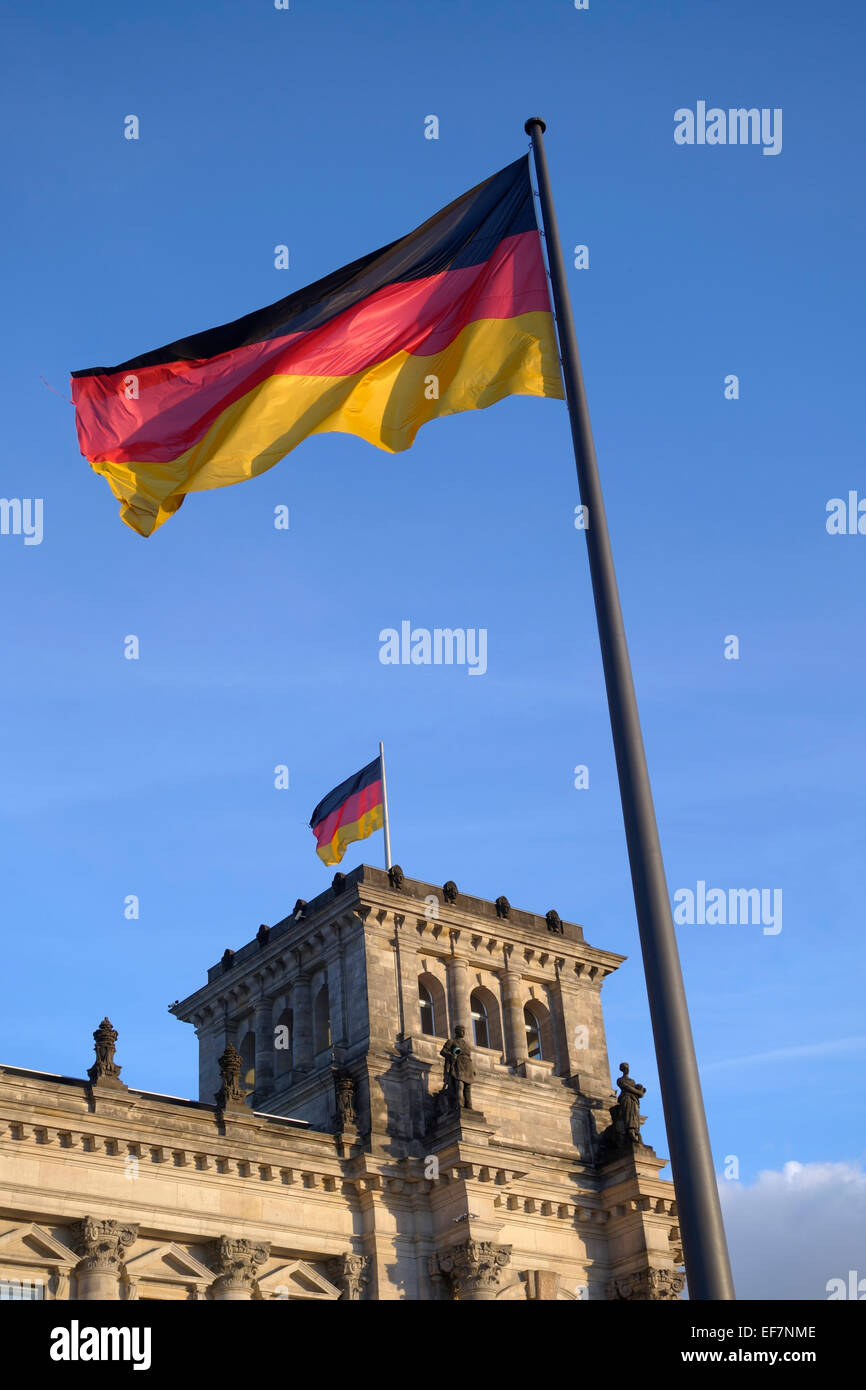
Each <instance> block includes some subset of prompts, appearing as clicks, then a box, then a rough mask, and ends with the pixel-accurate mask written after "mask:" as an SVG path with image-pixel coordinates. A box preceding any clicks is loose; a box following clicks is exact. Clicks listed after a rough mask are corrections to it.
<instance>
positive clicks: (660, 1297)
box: [605, 1269, 686, 1303]
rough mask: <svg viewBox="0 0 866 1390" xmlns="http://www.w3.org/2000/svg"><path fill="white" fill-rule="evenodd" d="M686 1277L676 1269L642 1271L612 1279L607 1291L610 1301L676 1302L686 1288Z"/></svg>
mask: <svg viewBox="0 0 866 1390" xmlns="http://www.w3.org/2000/svg"><path fill="white" fill-rule="evenodd" d="M685 1283H686V1277H685V1275H684V1274H680V1273H679V1271H678V1270H676V1269H641V1270H637V1271H636V1272H635V1273H634V1274H622V1275H620V1276H619V1277H618V1278H616V1279H611V1281H610V1283H609V1284H608V1286H607V1289H606V1290H605V1293H606V1296H607V1298H609V1299H633V1300H635V1301H636V1302H646V1301H647V1300H655V1301H661V1302H666V1303H672V1302H675V1301H676V1300H677V1299H678V1298H679V1296H680V1294H681V1293H682V1291H683V1289H684V1288H685Z"/></svg>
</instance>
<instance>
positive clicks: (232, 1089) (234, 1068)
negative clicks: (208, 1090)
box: [214, 1043, 247, 1110]
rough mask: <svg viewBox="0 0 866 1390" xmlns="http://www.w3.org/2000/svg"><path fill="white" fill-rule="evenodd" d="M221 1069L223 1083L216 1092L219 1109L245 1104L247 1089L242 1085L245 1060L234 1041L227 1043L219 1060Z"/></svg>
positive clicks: (233, 1108)
mask: <svg viewBox="0 0 866 1390" xmlns="http://www.w3.org/2000/svg"><path fill="white" fill-rule="evenodd" d="M217 1066H218V1067H219V1069H220V1078H221V1080H222V1085H221V1086H220V1088H219V1090H218V1091H217V1092H216V1094H215V1097H214V1099H215V1100H216V1104H217V1109H218V1110H237V1109H239V1108H240V1107H241V1106H243V1105H244V1101H245V1098H246V1094H247V1093H246V1091H245V1090H244V1089H243V1087H242V1086H241V1067H242V1066H243V1061H242V1060H241V1054H240V1053H239V1052H238V1050H237V1048H236V1047H234V1046H233V1045H232V1043H227V1044H226V1050H225V1052H224V1053H223V1054H222V1056H221V1057H220V1059H219V1061H218V1062H217Z"/></svg>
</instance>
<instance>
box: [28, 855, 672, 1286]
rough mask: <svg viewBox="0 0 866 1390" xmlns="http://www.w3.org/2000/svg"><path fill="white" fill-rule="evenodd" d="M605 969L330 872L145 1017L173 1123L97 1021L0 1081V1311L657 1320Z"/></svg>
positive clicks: (660, 1261)
mask: <svg viewBox="0 0 866 1390" xmlns="http://www.w3.org/2000/svg"><path fill="white" fill-rule="evenodd" d="M622 960H623V957H622V956H618V955H614V954H613V953H611V952H610V951H604V950H600V949H599V948H597V947H595V946H590V945H588V944H587V942H586V941H585V940H584V936H583V931H582V929H581V928H580V927H579V926H577V925H574V924H572V923H570V922H563V921H561V920H560V918H559V916H558V915H557V913H556V912H553V911H551V912H548V913H547V914H546V916H538V915H535V914H533V913H530V912H523V911H518V910H517V909H516V908H512V907H511V906H510V904H509V903H508V901H507V899H505V898H498V899H497V900H496V902H495V903H491V902H487V901H484V900H482V899H478V898H472V897H469V896H467V895H466V894H464V893H461V892H460V891H459V890H458V889H457V886H456V885H455V884H454V883H450V882H449V883H446V884H445V885H444V887H441V888H439V887H435V886H433V885H431V884H428V883H421V882H417V881H414V880H411V879H408V878H404V876H403V874H402V872H401V870H400V869H399V868H397V867H395V868H393V869H392V870H390V871H389V872H385V871H384V870H381V869H376V868H370V867H369V866H367V865H361V866H359V867H358V868H357V869H355V870H354V871H353V872H351V873H349V874H342V873H338V874H336V875H335V877H334V880H333V883H332V886H331V887H329V888H328V889H327V890H326V891H325V892H323V893H320V894H319V895H318V897H316V898H314V899H313V900H312V901H311V902H309V903H307V902H303V901H302V900H299V901H298V902H297V903H296V905H295V908H294V910H293V911H292V913H291V914H290V915H289V916H288V917H286V918H285V919H284V920H283V921H281V922H279V923H277V924H276V925H275V926H273V927H264V926H263V927H260V928H259V930H258V932H257V934H256V936H255V938H254V939H253V940H251V941H249V942H248V943H247V944H246V945H245V946H243V947H241V948H240V949H239V950H236V951H231V950H227V951H226V952H225V954H224V955H223V957H222V959H221V960H220V962H219V963H218V964H217V965H214V966H213V967H212V968H211V969H210V970H209V971H208V978H207V982H206V983H205V984H204V985H202V987H201V988H200V989H197V990H196V991H195V992H194V993H193V994H191V995H189V996H188V997H187V998H186V999H184V1000H182V1001H178V1002H176V1003H174V1004H173V1005H171V1006H170V1007H171V1011H172V1012H173V1013H174V1015H175V1017H176V1018H178V1019H179V1020H182V1021H183V1022H188V1023H191V1024H192V1025H193V1026H194V1028H195V1031H196V1036H197V1038H198V1045H199V1076H200V1081H199V1099H198V1100H197V1101H195V1100H182V1099H178V1098H176V1097H173V1096H165V1095H157V1094H154V1093H151V1092H148V1091H143V1090H137V1089H134V1088H132V1087H131V1086H127V1085H126V1084H125V1083H124V1082H123V1081H121V1079H120V1070H121V1069H120V1067H119V1066H118V1064H117V1063H116V1062H115V1060H114V1058H115V1047H116V1041H117V1033H116V1031H115V1030H114V1029H113V1028H112V1025H111V1023H110V1022H109V1020H108V1019H104V1020H103V1022H102V1024H100V1026H99V1028H98V1029H97V1030H96V1032H95V1033H94V1039H95V1045H96V1061H95V1062H94V1064H93V1065H92V1066H91V1068H90V1070H89V1072H88V1075H87V1078H80V1077H66V1076H55V1075H48V1074H46V1073H43V1072H35V1071H29V1070H27V1069H26V1068H23V1067H17V1066H3V1067H2V1068H0V1297H45V1298H55V1299H68V1298H73V1299H159V1300H164V1299H250V1298H256V1299H302V1300H312V1299H320V1300H338V1299H341V1298H343V1299H351V1300H356V1299H420V1300H426V1299H446V1300H448V1299H457V1300H461V1301H462V1300H494V1299H495V1300H516V1301H522V1300H524V1299H557V1300H563V1301H566V1300H575V1299H590V1300H594V1299H611V1298H624V1299H627V1298H674V1297H677V1296H678V1294H679V1292H680V1291H681V1289H682V1287H683V1277H682V1274H681V1273H679V1272H678V1265H679V1264H680V1262H681V1258H682V1256H681V1251H680V1249H679V1233H678V1230H677V1226H676V1207H675V1202H674V1196H673V1188H672V1186H671V1184H670V1183H669V1182H666V1181H663V1180H662V1179H661V1178H660V1176H659V1172H660V1170H661V1169H662V1168H663V1167H664V1166H665V1164H664V1160H662V1159H660V1158H658V1157H657V1156H656V1154H655V1153H654V1151H653V1150H652V1149H651V1148H648V1147H647V1146H645V1145H644V1144H643V1143H642V1142H641V1140H640V1123H641V1121H642V1119H643V1117H642V1116H641V1115H640V1114H639V1104H640V1096H641V1095H642V1094H643V1088H642V1087H639V1086H635V1085H634V1083H633V1082H632V1081H631V1079H630V1078H629V1077H628V1075H627V1069H622V1070H623V1075H622V1076H621V1077H620V1079H619V1084H620V1088H621V1090H620V1096H619V1098H618V1097H617V1095H616V1094H615V1093H614V1091H613V1090H612V1089H611V1076H610V1067H609V1063H608V1056H607V1046H606V1041H605V1032H604V1022H603V1018H602V1007H601V988H602V984H603V982H604V980H605V978H606V977H607V976H608V975H609V974H610V973H611V972H612V971H613V970H615V969H617V967H618V966H619V965H620V963H621V962H622ZM461 1029H462V1032H461V1031H460V1030H461ZM449 1039H450V1042H449ZM443 1051H444V1054H445V1060H444V1062H443ZM443 1068H445V1069H448V1070H449V1079H448V1080H447V1082H446V1080H445V1079H444V1074H443ZM467 1078H468V1080H467ZM463 1083H465V1085H464V1084H463Z"/></svg>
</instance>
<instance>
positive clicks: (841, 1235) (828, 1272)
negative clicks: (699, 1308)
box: [719, 1162, 866, 1299]
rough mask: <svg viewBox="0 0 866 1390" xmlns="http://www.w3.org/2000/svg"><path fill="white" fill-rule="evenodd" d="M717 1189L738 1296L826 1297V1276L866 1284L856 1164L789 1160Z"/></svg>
mask: <svg viewBox="0 0 866 1390" xmlns="http://www.w3.org/2000/svg"><path fill="white" fill-rule="evenodd" d="M719 1191H720V1193H721V1200H722V1212H723V1215H724V1220H725V1229H726V1231H727V1234H728V1246H729V1249H730V1252H731V1264H732V1265H733V1270H734V1285H735V1287H736V1291H737V1297H738V1298H762V1299H766V1298H798V1299H800V1298H802V1299H826V1298H827V1281H828V1280H829V1279H844V1280H845V1282H846V1285H847V1283H848V1275H849V1270H856V1271H857V1278H858V1279H866V1171H864V1169H863V1166H862V1165H861V1164H860V1163H857V1162H849V1163H786V1164H785V1166H784V1168H783V1169H782V1171H781V1172H777V1171H774V1170H772V1169H771V1170H767V1171H765V1172H763V1173H759V1175H758V1179H757V1182H755V1183H753V1184H752V1185H751V1186H750V1187H747V1186H746V1185H745V1184H743V1183H740V1182H725V1181H721V1182H720V1183H719ZM863 1297H866V1290H864V1293H862V1294H861V1298H863Z"/></svg>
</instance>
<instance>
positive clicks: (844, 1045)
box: [701, 1036, 866, 1072]
mask: <svg viewBox="0 0 866 1390" xmlns="http://www.w3.org/2000/svg"><path fill="white" fill-rule="evenodd" d="M864 1051H866V1036H860V1037H855V1038H834V1039H832V1040H831V1041H829V1042H818V1043H801V1044H799V1045H798V1046H796V1047H777V1048H774V1049H773V1050H772V1051H771V1052H753V1053H751V1054H750V1055H749V1056H747V1057H726V1058H724V1059H723V1060H720V1061H718V1062H707V1063H706V1064H705V1065H704V1066H703V1067H702V1068H701V1070H702V1071H705V1072H710V1071H729V1070H733V1069H734V1068H736V1067H756V1066H761V1065H763V1064H764V1063H765V1062H790V1061H793V1060H794V1059H795V1058H798V1057H801V1058H802V1057H829V1056H834V1055H838V1054H840V1053H841V1054H850V1053H855V1052H864Z"/></svg>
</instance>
